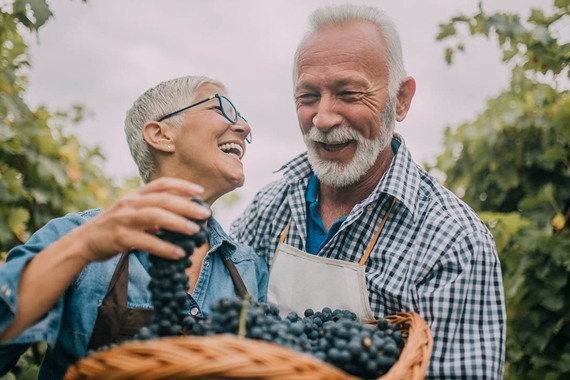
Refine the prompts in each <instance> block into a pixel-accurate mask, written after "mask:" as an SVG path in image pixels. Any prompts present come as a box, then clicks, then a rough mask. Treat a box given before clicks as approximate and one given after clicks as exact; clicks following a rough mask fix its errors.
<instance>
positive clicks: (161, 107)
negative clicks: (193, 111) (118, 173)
mask: <svg viewBox="0 0 570 380" xmlns="http://www.w3.org/2000/svg"><path fill="white" fill-rule="evenodd" d="M206 83H210V84H214V85H216V86H218V87H220V89H222V90H223V91H224V92H225V91H226V88H225V86H224V85H223V84H222V83H220V82H219V81H217V80H215V79H211V78H208V77H204V76H185V77H181V78H175V79H171V80H168V81H165V82H162V83H159V84H158V85H156V86H154V87H153V88H150V89H148V90H146V91H145V93H144V94H142V95H141V96H139V98H138V99H137V100H135V102H134V103H133V106H132V107H131V109H129V110H128V111H127V117H126V119H125V134H126V135H127V143H128V144H129V149H130V151H131V155H132V156H133V159H134V160H135V163H136V165H137V167H138V169H139V174H140V176H141V178H142V180H143V182H144V183H147V182H148V181H150V177H151V174H152V173H153V171H154V170H155V169H156V161H155V159H154V156H153V154H152V151H151V148H150V146H149V145H148V144H147V142H146V141H145V140H144V139H143V134H142V130H143V126H144V125H145V124H146V123H148V122H149V121H158V119H160V118H161V117H162V116H164V115H167V114H169V113H171V112H174V111H176V110H179V109H181V108H184V107H187V106H189V105H190V104H192V103H194V102H196V101H197V99H195V93H196V90H197V89H198V88H199V87H200V86H202V85H203V84H206ZM183 115H184V112H180V113H179V114H176V115H174V116H171V117H169V118H168V119H167V120H165V121H164V122H165V123H166V122H167V123H169V124H171V125H174V126H177V125H180V124H181V123H182V120H183Z"/></svg>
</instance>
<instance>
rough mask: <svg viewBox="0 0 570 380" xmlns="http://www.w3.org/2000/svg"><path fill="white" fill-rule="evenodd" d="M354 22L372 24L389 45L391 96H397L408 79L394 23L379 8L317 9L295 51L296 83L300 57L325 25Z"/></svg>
mask: <svg viewBox="0 0 570 380" xmlns="http://www.w3.org/2000/svg"><path fill="white" fill-rule="evenodd" d="M355 21H370V22H372V23H374V25H376V27H377V28H378V31H379V32H380V35H381V36H382V38H383V39H384V42H385V44H386V53H387V57H386V60H387V65H388V72H389V81H390V83H389V89H390V90H389V94H390V96H396V95H397V94H398V91H399V89H400V84H401V82H402V81H403V80H404V79H405V77H406V70H405V68H404V61H403V57H402V44H401V43H400V37H399V35H398V30H397V29H396V25H395V24H394V22H393V21H392V20H391V19H390V18H389V17H388V16H387V15H386V14H385V13H384V12H382V11H381V10H380V9H378V8H374V7H368V6H361V5H353V4H343V5H338V6H326V7H322V8H318V9H316V10H315V11H314V12H313V13H312V14H311V15H310V16H309V27H308V29H307V31H306V32H305V35H304V37H303V39H302V40H301V42H299V45H298V46H297V51H296V52H295V60H294V63H293V81H294V82H295V81H296V80H297V76H298V71H297V70H298V64H299V54H300V52H301V50H302V49H303V46H304V45H305V43H306V42H307V40H308V39H309V38H310V37H311V36H312V35H313V34H314V33H316V32H317V31H319V29H321V28H322V27H324V26H340V25H346V24H348V23H351V22H355Z"/></svg>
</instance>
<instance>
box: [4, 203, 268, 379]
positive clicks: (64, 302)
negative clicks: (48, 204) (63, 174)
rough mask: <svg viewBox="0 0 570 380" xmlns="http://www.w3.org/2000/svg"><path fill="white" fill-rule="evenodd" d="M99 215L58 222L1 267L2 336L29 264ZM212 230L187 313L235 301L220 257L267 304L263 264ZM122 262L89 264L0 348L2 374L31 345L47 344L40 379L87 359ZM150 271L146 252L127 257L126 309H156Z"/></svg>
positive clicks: (247, 249)
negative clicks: (37, 316) (52, 302)
mask: <svg viewBox="0 0 570 380" xmlns="http://www.w3.org/2000/svg"><path fill="white" fill-rule="evenodd" d="M101 212H102V210H101V209H93V210H87V211H84V212H81V213H76V214H68V215H66V216H64V217H62V218H57V219H54V220H52V221H50V222H49V223H48V224H46V225H45V226H44V227H43V228H41V229H40V230H38V231H37V232H36V233H35V234H33V235H32V237H31V238H30V239H29V240H28V242H27V243H26V244H24V245H21V246H18V247H15V248H14V249H12V250H11V251H10V254H9V256H8V259H7V261H6V263H5V264H2V265H0V332H1V331H4V329H5V328H6V326H7V325H9V324H10V323H11V322H12V321H13V320H14V315H15V312H16V309H17V306H18V298H17V295H18V283H19V280H20V274H21V272H22V270H23V269H24V268H25V266H26V264H27V263H28V262H29V261H30V260H31V259H32V258H33V257H34V256H35V255H36V254H37V253H39V252H40V251H41V250H43V249H44V248H46V247H47V246H48V245H50V244H51V243H53V242H54V241H56V240H57V239H59V238H60V237H62V236H64V235H65V234H67V233H68V232H69V231H71V230H72V229H73V228H75V227H77V226H79V225H81V224H84V223H86V222H88V221H89V220H90V219H91V218H93V217H94V216H95V215H98V214H99V213H101ZM208 231H209V233H210V251H209V252H208V254H207V255H206V257H205V258H204V260H203V262H202V268H201V271H200V275H199V278H198V281H197V283H196V286H195V288H194V292H193V294H191V295H190V294H188V299H189V301H190V302H189V305H190V307H189V309H188V310H186V312H189V313H191V314H194V315H198V316H207V315H208V314H209V313H210V311H211V310H210V305H211V304H212V303H213V302H215V301H217V300H219V299H220V298H224V297H228V298H229V297H235V290H234V285H233V282H232V279H231V277H230V274H229V272H228V270H227V269H226V267H225V265H224V263H223V261H222V259H221V257H220V255H224V256H225V257H226V258H230V259H231V260H232V261H233V262H234V264H235V266H236V268H237V270H238V272H239V273H240V275H241V277H242V279H243V282H244V283H245V285H246V287H247V289H248V291H249V293H250V294H251V296H252V298H253V299H257V300H259V301H260V302H265V297H266V293H267V280H268V270H267V265H266V264H265V262H264V261H263V260H262V259H261V258H260V257H259V256H257V255H256V254H255V253H254V251H253V250H252V249H251V248H250V247H248V246H245V245H242V244H239V243H236V242H234V241H233V240H232V239H231V238H230V237H229V236H228V235H226V233H225V232H224V231H223V229H222V228H221V226H220V225H219V224H218V223H217V222H216V221H215V220H214V218H210V219H209V220H208ZM119 258H120V255H116V256H115V257H113V258H112V259H110V260H107V261H105V262H96V263H91V264H89V265H87V266H86V267H85V268H84V269H83V270H82V271H81V272H80V273H79V275H78V276H77V277H76V278H75V279H74V281H73V282H72V283H71V285H70V286H69V288H68V289H67V290H66V292H65V294H64V295H63V296H62V297H60V299H59V300H58V301H57V303H56V304H55V305H54V306H53V307H52V308H51V310H49V312H48V313H46V314H45V316H44V317H43V318H42V319H40V320H38V321H37V322H36V323H35V324H34V325H32V326H30V327H29V328H27V329H26V330H25V331H24V332H23V333H22V334H20V335H19V336H18V337H17V338H16V339H14V340H12V341H10V342H8V343H5V344H1V345H0V375H1V374H4V373H5V372H7V371H8V370H9V369H10V368H11V367H12V366H13V365H15V363H16V362H17V360H18V358H19V356H20V355H21V354H22V353H23V352H24V351H25V350H26V349H27V347H28V346H29V345H30V344H31V343H33V342H38V341H45V342H47V343H48V350H47V352H46V355H45V357H44V361H43V363H42V366H41V369H40V375H39V378H40V379H60V378H63V376H64V374H65V371H66V370H67V368H68V367H69V366H70V365H71V364H73V363H74V362H75V361H76V360H78V359H80V358H82V357H84V356H85V355H86V351H87V345H88V343H89V340H90V338H91V333H92V332H93V327H94V325H95V320H96V319H97V308H98V307H99V305H101V303H102V301H103V298H104V297H105V294H106V292H107V288H108V286H109V282H110V280H111V277H112V275H113V272H114V271H115V267H116V265H117V263H118V261H119ZM148 268H149V257H148V253H147V252H134V253H132V254H131V255H129V285H128V296H127V307H129V308H149V309H150V308H152V300H151V295H150V292H149V291H148V287H147V285H148V283H149V281H150V275H149V274H148Z"/></svg>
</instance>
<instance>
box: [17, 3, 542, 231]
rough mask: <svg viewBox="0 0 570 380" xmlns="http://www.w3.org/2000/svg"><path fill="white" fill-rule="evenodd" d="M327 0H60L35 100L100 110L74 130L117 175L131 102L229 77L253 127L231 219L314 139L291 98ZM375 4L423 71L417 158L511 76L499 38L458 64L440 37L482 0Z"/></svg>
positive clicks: (416, 111) (470, 50) (409, 121)
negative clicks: (314, 21)
mask: <svg viewBox="0 0 570 380" xmlns="http://www.w3.org/2000/svg"><path fill="white" fill-rule="evenodd" d="M344 2H345V1H325V0H287V1H286V0H233V1H232V0H208V1H202V0H186V1H184V0H161V1H150V0H120V1H117V0H91V1H89V3H88V4H84V3H82V2H80V1H78V0H75V1H69V0H58V1H57V2H56V1H51V7H52V10H53V12H54V14H55V18H54V19H52V20H50V21H49V23H48V24H47V25H46V26H45V27H44V28H43V29H41V31H40V35H39V39H38V40H37V41H36V40H33V41H32V43H31V54H32V70H31V73H30V75H29V79H30V86H29V91H28V93H27V99H28V100H29V102H30V103H31V104H32V105H38V104H45V105H47V106H48V108H49V109H50V110H52V111H53V110H56V109H64V108H67V107H69V106H70V105H71V104H74V103H80V104H82V105H83V106H85V107H86V108H87V110H88V111H89V112H90V113H91V114H92V116H91V117H90V118H89V119H88V120H86V121H85V122H84V123H82V124H81V125H80V126H78V127H74V128H72V129H70V130H69V131H68V132H70V133H73V134H76V135H78V136H79V137H80V139H81V141H82V142H83V143H84V144H86V145H88V146H91V147H94V146H99V147H100V148H101V150H102V151H103V152H104V154H105V155H106V157H107V161H106V163H105V167H104V170H105V172H106V173H107V174H108V175H109V176H111V177H113V178H116V179H118V180H120V179H121V178H123V177H128V176H133V175H137V170H136V167H135V165H134V163H133V161H132V158H131V156H130V154H129V151H128V147H127V144H126V141H125V136H124V132H123V121H124V116H125V112H126V110H127V109H128V108H129V107H130V106H131V105H132V103H133V101H134V100H135V99H136V98H137V97H138V96H139V95H140V94H141V93H142V92H144V91H145V90H146V89H147V88H149V87H152V86H154V85H156V84H157V83H159V82H161V81H163V80H167V79H171V78H175V77H179V76H184V75H206V76H210V77H212V78H216V79H218V80H220V81H222V82H223V83H225V84H226V86H227V87H228V90H229V93H230V97H231V99H232V101H233V102H234V104H235V105H236V107H237V108H238V109H239V111H240V112H241V113H242V114H243V115H244V116H245V117H246V118H247V120H248V122H249V124H250V125H251V127H252V130H253V138H254V141H253V144H252V145H250V146H249V147H248V151H247V154H246V156H245V158H244V166H245V173H246V183H245V185H244V187H242V188H241V189H238V190H237V193H238V194H239V196H240V199H241V200H240V201H239V202H238V203H236V204H235V205H234V206H232V207H226V206H224V207H221V205H218V207H216V215H217V216H218V218H219V219H220V221H221V222H222V225H224V226H226V227H227V225H228V224H229V222H230V221H231V220H233V219H234V218H235V217H236V216H237V215H238V214H239V212H241V210H243V208H244V207H245V206H246V204H247V203H248V202H249V201H250V200H251V199H252V197H253V196H254V194H255V192H256V191H257V190H258V189H259V188H260V187H261V186H263V185H264V184H266V183H268V182H269V181H271V180H272V179H275V178H276V176H275V174H272V172H273V171H274V170H276V169H277V168H279V167H280V166H281V165H282V164H283V163H285V162H286V161H288V160H289V159H290V158H292V157H293V156H294V155H297V154H298V153H300V152H302V151H303V150H304V145H303V143H302V139H301V135H300V132H299V128H298V123H297V119H296V114H295V107H294V103H293V97H292V89H293V87H292V79H291V67H292V58H293V54H294V51H295V49H296V45H297V43H298V41H299V40H300V38H301V36H302V35H303V33H304V30H305V26H306V20H307V17H308V15H309V14H310V12H311V11H312V10H314V9H316V8H318V7H320V6H323V5H331V4H340V3H344ZM354 3H355V4H367V5H374V6H377V7H379V8H381V9H383V10H384V11H386V13H388V15H390V16H391V17H392V19H393V20H394V21H395V22H396V24H397V26H398V28H399V32H400V35H401V39H402V45H403V50H404V62H405V65H406V69H407V71H408V73H409V75H412V76H413V77H414V78H415V79H416V82H417V90H416V95H415V97H414V99H413V102H412V107H411V109H410V112H409V113H408V116H407V118H406V119H405V120H404V121H403V122H402V123H399V124H397V125H396V131H398V132H399V133H400V134H402V135H403V136H404V139H405V141H406V143H407V145H408V147H409V149H410V150H411V152H412V155H413V157H414V158H415V159H416V161H418V162H424V161H433V160H434V158H435V157H436V156H437V154H438V153H439V152H440V151H441V141H442V136H443V131H444V129H445V127H446V126H457V125H458V124H460V123H462V122H465V121H468V120H471V119H473V117H474V116H475V115H476V114H477V113H478V112H480V111H482V110H483V109H484V108H485V100H486V99H487V98H488V97H490V96H495V95H497V94H498V92H499V90H500V89H502V88H504V87H505V86H506V85H507V83H508V75H509V70H508V69H507V68H506V67H505V66H504V65H503V64H502V63H501V61H500V56H499V51H498V48H497V45H496V42H495V41H494V40H493V41H492V42H490V41H488V40H485V39H484V38H477V39H468V40H467V41H466V43H467V52H466V54H463V55H459V56H457V58H456V61H455V64H454V65H453V66H447V65H446V64H445V61H444V58H443V52H444V48H445V46H446V44H445V43H441V42H437V41H435V36H436V35H437V31H438V28H437V25H438V23H442V22H447V21H448V20H449V19H450V17H452V16H455V15H457V14H458V13H465V14H467V15H472V14H474V13H475V12H476V11H477V3H478V0H455V1H451V0H424V1H422V0H414V1H410V0H408V1H394V0H391V1H388V0H376V1H372V0H370V1H354ZM552 3H553V1H551V0H493V1H490V0H485V1H483V8H484V9H485V10H486V11H488V12H492V11H495V10H501V11H515V12H518V13H520V14H522V15H523V16H524V18H526V17H527V16H528V15H529V11H530V8H531V7H543V9H550V8H552Z"/></svg>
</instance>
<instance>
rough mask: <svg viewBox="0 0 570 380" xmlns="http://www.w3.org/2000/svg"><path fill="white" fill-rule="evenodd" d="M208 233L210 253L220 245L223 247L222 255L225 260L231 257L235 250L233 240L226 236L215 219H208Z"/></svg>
mask: <svg viewBox="0 0 570 380" xmlns="http://www.w3.org/2000/svg"><path fill="white" fill-rule="evenodd" d="M208 232H209V233H210V251H211V252H214V251H216V250H217V249H218V248H220V247H221V246H222V245H224V246H225V249H224V251H223V252H224V254H225V256H226V257H227V258H230V257H232V255H233V253H234V252H235V250H236V244H235V243H234V242H233V240H232V239H231V238H230V237H229V236H228V235H227V234H226V232H225V231H224V229H223V228H222V226H220V224H219V223H218V221H217V220H216V219H214V218H213V217H211V218H210V219H208Z"/></svg>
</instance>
